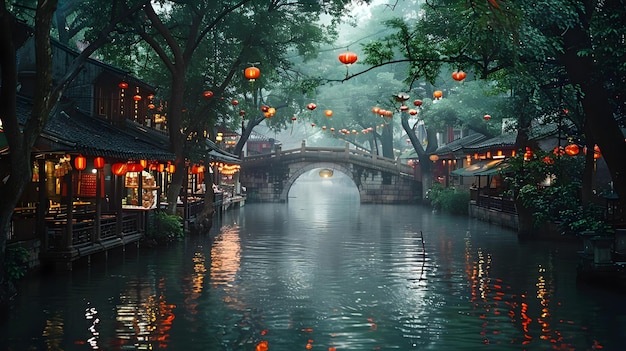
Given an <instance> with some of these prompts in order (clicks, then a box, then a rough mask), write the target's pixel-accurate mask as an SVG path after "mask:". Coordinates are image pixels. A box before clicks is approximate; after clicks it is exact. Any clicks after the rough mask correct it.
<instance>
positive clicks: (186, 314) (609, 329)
mask: <svg viewBox="0 0 626 351" xmlns="http://www.w3.org/2000/svg"><path fill="white" fill-rule="evenodd" d="M579 246H580V245H579V244H578V243H569V244H568V243H565V244H564V243H560V244H556V243H546V242H530V243H529V242H518V240H517V237H516V235H515V233H513V232H511V231H508V230H505V229H502V228H500V227H498V226H492V225H490V224H488V223H483V222H479V221H476V220H472V219H468V218H465V217H454V216H447V215H443V214H433V213H432V212H431V211H430V210H429V209H428V208H424V207H421V206H408V205H406V206H405V205H401V206H396V205H360V204H359V203H358V198H357V197H356V196H355V193H354V192H353V191H352V192H351V191H346V190H344V188H343V187H336V186H334V185H333V184H328V183H322V184H319V183H308V182H302V184H299V183H298V184H296V185H295V186H294V188H293V189H292V191H291V192H290V200H289V203H287V204H247V205H245V206H244V207H243V208H242V209H240V210H233V211H229V212H227V213H226V214H225V216H224V218H223V219H222V221H221V222H220V223H217V224H216V225H215V227H214V228H213V229H212V230H211V232H210V233H208V234H206V235H200V236H193V237H188V238H187V239H186V240H185V241H184V242H181V243H179V244H177V245H174V246H171V247H159V248H156V249H140V250H139V251H136V252H135V251H127V252H126V253H122V252H115V254H113V253H112V254H110V255H109V257H108V260H106V261H105V260H103V259H102V258H100V259H96V260H94V261H93V262H92V264H91V266H87V265H85V264H83V265H79V266H78V267H76V269H75V270H74V271H72V272H70V273H67V274H56V275H50V276H35V277H31V278H30V279H28V280H26V281H24V282H23V283H22V285H21V286H20V288H21V294H20V296H19V299H18V301H17V305H16V307H15V308H14V309H13V310H12V311H11V312H10V315H9V316H8V320H6V321H3V322H2V323H3V324H2V328H1V330H2V334H1V335H0V336H1V337H2V339H1V341H2V344H1V345H2V348H3V349H6V350H15V351H18V350H19V351H22V350H66V351H70V350H157V349H168V350H185V351H186V350H251V351H252V350H256V349H257V345H258V344H259V343H261V342H262V341H266V342H267V346H268V349H269V350H280V351H282V350H284V351H292V350H307V349H312V350H478V349H480V350H487V349H492V350H552V349H556V350H594V349H600V348H603V349H604V350H624V349H625V348H626V346H624V345H626V337H625V336H624V334H625V333H624V331H626V298H625V296H624V295H621V294H620V293H618V292H613V291H608V290H606V289H600V288H598V287H593V286H581V285H578V284H577V283H576V274H575V266H576V263H577V256H576V250H578V249H579ZM307 344H309V346H307Z"/></svg>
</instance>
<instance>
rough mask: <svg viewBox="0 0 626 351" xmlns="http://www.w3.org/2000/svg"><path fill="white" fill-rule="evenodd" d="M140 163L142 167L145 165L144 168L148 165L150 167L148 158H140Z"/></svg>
mask: <svg viewBox="0 0 626 351" xmlns="http://www.w3.org/2000/svg"><path fill="white" fill-rule="evenodd" d="M139 164H140V165H141V167H143V168H144V169H145V168H146V167H148V161H147V160H139Z"/></svg>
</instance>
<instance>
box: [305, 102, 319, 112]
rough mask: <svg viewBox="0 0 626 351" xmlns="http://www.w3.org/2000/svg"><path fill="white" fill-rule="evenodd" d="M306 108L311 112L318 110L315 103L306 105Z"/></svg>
mask: <svg viewBox="0 0 626 351" xmlns="http://www.w3.org/2000/svg"><path fill="white" fill-rule="evenodd" d="M306 108H308V109H309V110H311V111H313V110H315V109H316V108H317V105H316V104H314V103H310V104H308V105H306Z"/></svg>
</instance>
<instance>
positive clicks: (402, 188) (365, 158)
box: [239, 141, 421, 204]
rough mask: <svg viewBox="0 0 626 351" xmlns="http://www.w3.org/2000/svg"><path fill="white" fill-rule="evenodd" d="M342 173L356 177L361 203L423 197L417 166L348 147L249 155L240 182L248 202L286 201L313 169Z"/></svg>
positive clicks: (243, 164) (408, 200) (409, 199)
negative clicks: (302, 178) (296, 182)
mask: <svg viewBox="0 0 626 351" xmlns="http://www.w3.org/2000/svg"><path fill="white" fill-rule="evenodd" d="M317 168H321V169H328V170H332V171H333V172H337V171H339V172H341V173H344V174H345V175H347V176H348V177H350V178H351V179H352V181H353V182H354V184H355V185H356V187H357V188H358V190H359V195H360V199H361V203H389V204H391V203H411V202H414V201H415V200H416V199H418V198H419V196H421V183H420V182H418V181H416V179H415V177H414V175H413V169H412V168H411V167H410V166H408V165H405V164H401V163H399V162H398V161H396V160H392V159H389V158H384V157H381V156H377V155H373V154H371V153H368V152H365V151H360V150H355V149H350V148H349V145H348V144H347V143H346V146H345V147H344V148H324V147H307V146H306V144H305V142H304V141H303V142H302V146H301V147H300V148H299V149H293V150H285V151H283V150H277V151H276V152H272V153H270V154H262V155H254V156H248V157H245V158H244V160H243V162H242V164H241V174H240V178H239V180H240V182H241V184H242V185H243V186H245V187H246V193H247V198H248V201H251V202H252V201H256V202H286V201H287V195H288V194H289V189H290V188H291V186H292V185H293V184H294V183H295V181H296V180H297V179H298V177H300V176H301V175H302V174H304V173H306V172H309V171H311V170H313V169H317Z"/></svg>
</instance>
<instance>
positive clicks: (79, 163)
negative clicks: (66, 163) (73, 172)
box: [74, 155, 87, 171]
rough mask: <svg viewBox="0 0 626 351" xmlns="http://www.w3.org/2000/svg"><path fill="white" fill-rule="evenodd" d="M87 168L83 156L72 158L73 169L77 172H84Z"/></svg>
mask: <svg viewBox="0 0 626 351" xmlns="http://www.w3.org/2000/svg"><path fill="white" fill-rule="evenodd" d="M86 167H87V159H86V158H85V156H83V155H78V156H76V157H75V158H74V168H76V169H77V170H79V171H82V170H84V169H85V168H86Z"/></svg>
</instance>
